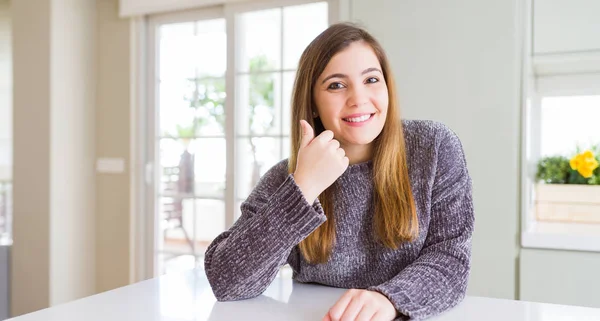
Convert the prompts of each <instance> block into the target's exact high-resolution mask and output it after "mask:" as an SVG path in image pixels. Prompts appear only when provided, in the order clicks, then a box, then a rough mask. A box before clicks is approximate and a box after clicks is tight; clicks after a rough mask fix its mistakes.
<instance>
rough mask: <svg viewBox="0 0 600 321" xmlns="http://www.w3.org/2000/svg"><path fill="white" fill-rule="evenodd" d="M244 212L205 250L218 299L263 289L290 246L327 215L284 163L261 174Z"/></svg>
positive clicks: (238, 297) (252, 294) (236, 297)
mask: <svg viewBox="0 0 600 321" xmlns="http://www.w3.org/2000/svg"><path fill="white" fill-rule="evenodd" d="M241 212H242V214H241V216H240V218H239V219H238V220H237V221H236V222H235V224H233V226H232V227H231V228H230V229H229V230H227V231H225V232H223V233H222V234H220V235H219V236H217V237H216V238H215V239H214V240H213V241H212V243H211V244H210V245H209V247H208V249H207V250H206V254H205V259H204V267H205V270H206V276H207V278H208V281H209V283H210V285H211V287H212V290H213V293H214V294H215V297H216V298H217V300H219V301H230V300H242V299H248V298H252V297H256V296H258V295H260V294H261V293H263V292H264V291H265V290H266V289H267V287H268V286H269V285H270V284H271V282H272V281H273V280H274V279H275V277H276V275H277V273H278V271H279V268H280V267H281V266H283V265H284V264H285V263H286V260H287V257H288V256H289V254H290V252H291V250H292V248H293V247H294V246H296V245H297V244H298V243H300V241H302V240H303V239H304V238H306V237H307V236H308V235H309V234H310V233H312V232H313V231H314V230H315V229H316V228H317V227H319V225H321V224H322V223H323V222H324V221H325V220H326V217H325V214H324V213H323V209H322V208H321V206H320V204H319V203H318V202H315V204H314V205H313V206H311V205H310V204H309V203H308V201H307V200H306V199H305V198H304V196H303V194H302V191H301V190H300V188H299V187H298V185H297V184H296V182H295V181H294V177H293V175H291V174H289V175H288V174H287V168H286V166H283V165H282V163H280V164H278V165H276V166H275V167H273V168H272V169H270V170H269V171H268V172H267V173H266V174H265V175H264V176H263V177H262V178H261V179H260V181H259V183H258V184H257V186H256V187H255V188H254V190H253V191H252V193H251V194H250V196H248V198H247V199H246V200H245V201H244V202H243V203H242V205H241Z"/></svg>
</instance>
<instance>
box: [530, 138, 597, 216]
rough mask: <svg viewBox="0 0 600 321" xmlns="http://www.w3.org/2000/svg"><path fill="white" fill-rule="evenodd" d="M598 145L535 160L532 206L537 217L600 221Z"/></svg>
mask: <svg viewBox="0 0 600 321" xmlns="http://www.w3.org/2000/svg"><path fill="white" fill-rule="evenodd" d="M599 163H600V145H598V146H596V147H595V148H592V149H589V150H585V151H582V152H579V151H578V152H576V153H575V155H574V156H572V157H571V158H567V157H564V156H551V157H545V158H542V159H541V160H540V161H539V163H538V164H537V173H536V180H537V181H538V184H536V195H535V206H536V216H537V219H538V220H540V221H563V222H578V223H600V166H599Z"/></svg>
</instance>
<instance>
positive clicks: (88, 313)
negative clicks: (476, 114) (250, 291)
mask: <svg viewBox="0 0 600 321" xmlns="http://www.w3.org/2000/svg"><path fill="white" fill-rule="evenodd" d="M344 291H345V290H344V289H337V288H330V287H325V286H319V285H309V284H301V283H296V282H293V281H291V280H289V279H276V280H275V281H274V282H273V283H272V284H271V286H270V287H269V289H267V291H266V292H265V293H264V294H263V295H261V296H259V297H257V298H254V299H249V300H243V301H236V302H217V301H216V299H215V297H214V296H213V294H212V291H211V289H210V287H209V284H208V281H207V280H206V277H205V275H204V273H203V272H202V271H200V270H195V271H189V272H185V273H182V274H172V275H166V276H162V277H160V278H156V279H152V280H148V281H144V282H140V283H137V284H134V285H130V286H126V287H123V288H120V289H116V290H113V291H109V292H105V293H101V294H98V295H94V296H91V297H88V298H84V299H81V300H77V301H74V302H71V303H66V304H62V305H58V306H55V307H52V308H49V309H45V310H41V311H38V312H34V313H31V314H28V315H24V316H21V317H18V318H14V319H11V320H13V321H32V320H35V321H42V320H43V321H59V320H60V321H70V320H73V321H75V320H77V321H80V320H88V321H96V320H98V321H100V320H102V321H105V320H114V321H119V320H122V321H125V320H127V321H136V320H140V321H141V320H144V321H151V320H160V321H167V320H168V321H183V320H194V321H226V320H261V321H269V320H278V321H279V320H289V321H296V320H298V321H299V320H303V321H304V320H317V321H318V320H321V319H322V317H323V316H324V315H325V313H326V312H327V310H328V309H329V308H330V307H331V305H332V304H333V303H335V302H336V301H337V299H338V298H339V296H340V295H341V294H342V293H343V292H344ZM431 320H437V321H459V320H460V321H469V320H473V321H480V320H486V321H496V320H498V321H500V320H502V321H506V320H510V321H525V320H527V321H559V320H560V321H562V320H565V321H566V320H586V321H590V320H600V309H592V308H583V307H573V306H561V305H551V304H539V303H528V302H522V301H511V300H498V299H489V298H480V297H467V298H466V299H465V300H464V301H463V302H462V303H461V304H460V305H458V306H457V307H456V308H454V309H452V310H450V311H448V312H446V313H444V314H442V315H440V316H438V317H435V318H432V319H431Z"/></svg>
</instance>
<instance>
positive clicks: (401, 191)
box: [288, 23, 419, 263]
mask: <svg viewBox="0 0 600 321" xmlns="http://www.w3.org/2000/svg"><path fill="white" fill-rule="evenodd" d="M355 41H364V42H365V43H367V44H369V45H370V46H371V47H372V48H373V51H374V52H375V55H376V56H377V58H378V60H379V63H380V64H381V68H382V71H383V76H384V78H385V80H386V83H387V90H388V96H389V106H388V112H387V117H386V120H385V124H384V126H383V130H382V132H381V133H380V134H379V136H378V137H377V138H376V139H375V140H374V141H373V144H374V148H373V160H372V161H373V176H374V177H373V180H374V184H373V186H374V188H373V200H374V203H375V215H374V222H373V228H374V231H375V233H376V236H377V238H378V240H379V241H380V242H381V243H383V244H384V245H385V246H387V247H389V248H397V247H398V246H399V245H400V244H401V243H402V242H407V241H412V240H414V238H415V237H416V235H417V234H418V230H419V225H418V219H417V212H416V208H415V203H414V199H413V196H412V191H411V187H410V180H409V177H408V166H407V164H406V148H405V144H404V134H403V130H402V122H401V119H400V114H399V108H398V103H397V100H396V89H395V83H394V77H393V76H392V73H391V70H390V65H389V62H388V60H387V57H386V55H385V53H384V51H383V48H382V47H381V45H380V44H379V43H378V42H377V40H375V38H373V37H372V36H371V35H370V34H369V33H368V32H366V31H365V30H363V29H361V28H359V27H356V26H354V25H353V24H349V23H338V24H334V25H332V26H330V27H329V28H327V30H325V31H324V32H323V33H321V34H320V35H319V36H318V37H317V38H315V39H314V40H313V41H312V42H311V43H310V44H309V45H308V47H307V48H306V49H305V50H304V52H303V53H302V56H301V57H300V62H299V65H298V71H297V73H296V79H295V82H294V90H293V93H292V102H291V104H292V115H291V116H292V119H291V122H292V130H291V135H292V138H291V155H290V158H289V164H288V168H289V173H294V171H295V170H296V162H297V159H298V149H299V148H300V141H301V137H302V129H301V127H300V120H301V119H304V120H306V121H307V122H308V123H309V124H310V125H311V126H312V127H313V128H314V129H315V136H316V135H319V134H320V133H321V132H322V131H323V130H324V128H323V124H322V123H321V121H320V119H319V118H316V119H314V118H313V117H312V111H313V110H317V108H316V106H315V102H314V99H313V86H314V84H315V83H316V81H317V79H318V78H319V76H320V75H321V73H322V72H323V70H324V69H325V67H326V66H327V64H328V63H329V61H330V60H331V58H332V57H333V56H334V55H335V54H336V53H338V52H340V51H342V50H344V49H345V48H346V47H348V46H349V45H350V44H351V43H353V42H355ZM335 185H336V184H333V185H331V186H330V187H329V188H327V189H326V190H325V191H323V193H321V195H319V201H320V202H321V205H322V206H323V210H324V212H325V215H326V216H327V221H326V222H325V223H323V224H322V225H321V226H319V227H318V228H317V229H316V230H315V231H314V232H313V233H311V234H310V235H309V236H308V237H307V238H306V239H304V240H303V241H302V242H300V244H299V247H300V251H301V252H302V255H303V256H304V258H305V259H306V260H307V261H308V262H310V263H325V262H327V260H328V258H329V256H330V254H331V251H332V248H333V245H334V242H335V221H334V214H333V208H334V207H333V201H334V200H333V194H334V192H335V188H336V187H335ZM342 188H343V187H342Z"/></svg>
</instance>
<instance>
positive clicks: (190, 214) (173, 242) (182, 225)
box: [157, 196, 225, 255]
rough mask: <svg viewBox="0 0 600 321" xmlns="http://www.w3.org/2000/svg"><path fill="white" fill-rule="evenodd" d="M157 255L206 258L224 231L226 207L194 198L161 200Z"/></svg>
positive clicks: (218, 201) (215, 201)
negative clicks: (214, 240) (189, 255)
mask: <svg viewBox="0 0 600 321" xmlns="http://www.w3.org/2000/svg"><path fill="white" fill-rule="evenodd" d="M159 223H160V224H159V235H158V239H157V244H158V251H160V252H162V253H167V252H168V253H174V254H187V253H189V254H194V253H195V254H196V255H204V252H205V251H206V249H207V247H208V245H210V242H212V240H213V239H214V238H215V237H217V236H218V235H219V234H221V233H222V232H223V231H225V203H224V201H220V200H210V199H194V198H191V197H178V196H177V197H162V198H160V202H159Z"/></svg>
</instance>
